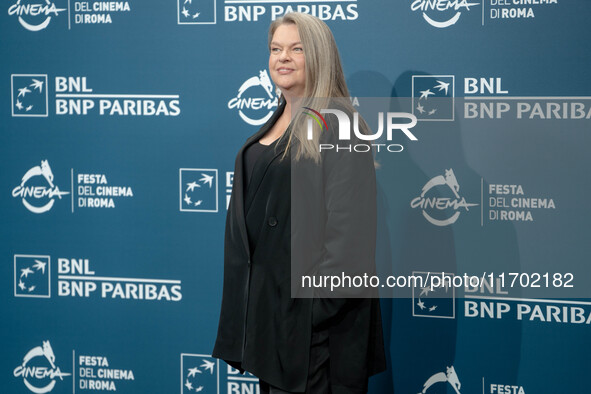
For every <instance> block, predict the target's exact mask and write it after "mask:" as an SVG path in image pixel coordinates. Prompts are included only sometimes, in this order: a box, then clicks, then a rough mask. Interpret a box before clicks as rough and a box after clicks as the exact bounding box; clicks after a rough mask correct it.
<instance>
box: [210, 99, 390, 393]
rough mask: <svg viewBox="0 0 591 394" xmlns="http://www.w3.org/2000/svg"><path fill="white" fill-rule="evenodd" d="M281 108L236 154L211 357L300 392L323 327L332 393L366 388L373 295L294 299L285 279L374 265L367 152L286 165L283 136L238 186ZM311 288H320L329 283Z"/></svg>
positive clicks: (381, 361) (329, 135)
mask: <svg viewBox="0 0 591 394" xmlns="http://www.w3.org/2000/svg"><path fill="white" fill-rule="evenodd" d="M283 109H284V104H283V103H282V104H281V105H280V106H279V108H278V110H277V111H276V112H275V114H274V115H273V116H272V117H271V119H270V120H269V121H268V122H267V123H266V124H265V125H264V126H263V127H262V128H261V129H260V130H259V131H258V132H257V133H256V134H254V135H253V136H252V137H250V138H249V139H248V140H247V141H246V143H245V144H244V146H243V147H242V148H241V149H240V151H239V152H238V156H237V158H236V163H235V172H234V186H233V190H232V197H231V200H230V206H229V209H228V214H227V220H226V236H225V245H224V289H223V299H222V308H221V314H220V322H219V327H218V335H217V340H216V343H215V347H214V351H213V356H214V357H217V358H221V359H224V360H226V361H227V362H228V363H230V364H231V365H233V366H235V367H237V368H239V369H241V370H246V371H249V372H251V373H253V374H254V375H255V376H257V377H259V378H260V379H262V380H264V381H266V382H268V383H270V384H271V385H273V386H276V387H278V388H281V389H283V390H286V391H291V392H303V391H304V390H305V388H306V379H307V375H308V363H309V350H310V339H311V333H312V330H313V327H314V328H316V329H320V328H323V329H328V330H329V352H330V378H331V388H332V392H333V393H334V394H339V393H364V392H366V390H367V387H366V385H367V378H368V377H369V376H371V375H373V374H375V373H378V372H380V371H382V370H384V369H385V356H384V348H383V340H382V326H381V316H380V310H379V300H378V299H368V298H358V299H342V298H341V299H313V298H292V291H294V293H295V292H297V289H295V290H294V289H292V287H293V286H292V283H291V278H292V275H293V276H296V275H303V274H310V275H311V274H318V275H321V274H333V273H336V272H337V270H338V269H339V263H340V262H343V266H344V267H345V268H344V270H345V271H347V272H349V273H359V274H362V273H363V272H367V273H369V274H371V273H372V272H368V269H371V267H372V266H374V261H373V259H374V255H375V231H376V230H375V223H376V217H375V216H376V211H375V193H376V191H375V187H376V186H375V171H374V169H373V158H372V155H371V153H367V154H363V153H361V154H360V153H352V154H349V155H346V154H345V155H342V154H336V153H332V154H327V155H324V156H323V158H322V160H321V163H320V164H314V163H312V162H311V161H307V162H306V161H305V160H304V161H300V162H294V163H293V164H294V165H295V168H292V167H294V166H292V163H291V161H290V156H289V154H288V155H287V156H286V158H283V159H282V156H283V153H284V151H285V147H286V143H287V138H283V139H281V140H279V142H278V144H277V145H276V147H275V149H267V150H266V151H265V152H264V153H263V154H262V156H261V157H260V158H259V160H258V161H257V163H256V164H255V167H254V170H253V175H252V178H251V180H250V184H249V187H248V190H245V185H244V180H243V178H244V171H243V154H244V150H245V149H246V148H247V147H248V146H249V145H251V144H253V143H255V142H256V141H258V140H259V139H260V138H261V137H262V136H263V135H264V134H265V133H266V132H267V131H268V130H269V129H270V128H271V127H272V125H273V124H274V123H275V121H276V120H277V119H278V117H279V116H280V115H281V113H282V112H283ZM330 129H331V128H330V127H329V130H330ZM334 137H335V134H334V133H333V132H328V131H325V135H323V137H322V138H323V139H324V140H325V142H327V141H326V139H328V140H332V139H334ZM352 169H353V170H354V171H353V173H349V172H348V171H349V170H352ZM343 174H345V175H343ZM359 174H363V176H359ZM292 202H293V204H292ZM292 221H293V222H292ZM360 227H361V228H360ZM364 227H365V228H364ZM292 260H293V261H292ZM296 260H297V262H296ZM362 260H363V261H362ZM345 261H346V262H345ZM351 262H359V265H355V264H354V265H353V266H352V265H351ZM292 264H293V268H292ZM335 267H336V268H337V270H335ZM368 267H370V268H368ZM296 279H297V278H296ZM298 283H299V281H298V280H296V281H294V286H295V287H297V284H298ZM308 290H309V289H308ZM315 292H316V293H317V295H318V294H320V293H322V295H323V296H326V291H319V290H318V289H316V291H315ZM302 294H306V291H303V292H302ZM309 294H310V293H308V296H309ZM313 295H314V291H313V292H312V296H313Z"/></svg>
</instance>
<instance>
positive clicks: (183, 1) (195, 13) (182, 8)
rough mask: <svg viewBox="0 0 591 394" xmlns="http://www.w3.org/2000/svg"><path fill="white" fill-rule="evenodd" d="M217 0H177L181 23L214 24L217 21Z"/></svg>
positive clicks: (178, 15) (178, 16) (178, 19)
mask: <svg viewBox="0 0 591 394" xmlns="http://www.w3.org/2000/svg"><path fill="white" fill-rule="evenodd" d="M215 3H216V0H177V23H178V24H179V25H213V24H215V23H216V12H215Z"/></svg>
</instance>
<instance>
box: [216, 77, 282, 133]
mask: <svg viewBox="0 0 591 394" xmlns="http://www.w3.org/2000/svg"><path fill="white" fill-rule="evenodd" d="M278 101H279V100H278V97H277V95H276V94H274V92H273V84H272V83H271V79H270V78H269V74H268V73H267V70H261V71H260V72H259V75H258V76H254V77H251V78H248V79H247V80H246V81H245V82H244V83H243V84H242V85H241V86H240V88H239V89H238V94H237V95H236V97H234V98H232V99H231V100H230V101H229V102H228V108H229V109H235V110H238V115H240V118H241V119H242V120H243V121H245V122H246V123H248V124H249V125H252V126H261V125H263V124H265V123H266V122H267V120H269V119H270V118H271V116H272V115H273V108H275V107H277V102H278Z"/></svg>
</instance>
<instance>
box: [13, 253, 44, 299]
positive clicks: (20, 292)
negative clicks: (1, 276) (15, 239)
mask: <svg viewBox="0 0 591 394" xmlns="http://www.w3.org/2000/svg"><path fill="white" fill-rule="evenodd" d="M14 296H15V297H34V298H50V297H51V286H50V257H49V256H35V255H25V254H15V255H14Z"/></svg>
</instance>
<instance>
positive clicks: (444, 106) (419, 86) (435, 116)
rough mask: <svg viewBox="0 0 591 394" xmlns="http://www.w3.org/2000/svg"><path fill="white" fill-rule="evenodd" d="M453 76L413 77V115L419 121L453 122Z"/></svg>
mask: <svg viewBox="0 0 591 394" xmlns="http://www.w3.org/2000/svg"><path fill="white" fill-rule="evenodd" d="M454 101H455V78H454V76H453V75H413V76H412V113H413V115H415V116H416V117H417V120H419V121H453V120H454Z"/></svg>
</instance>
